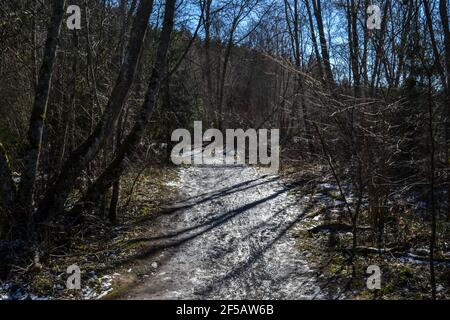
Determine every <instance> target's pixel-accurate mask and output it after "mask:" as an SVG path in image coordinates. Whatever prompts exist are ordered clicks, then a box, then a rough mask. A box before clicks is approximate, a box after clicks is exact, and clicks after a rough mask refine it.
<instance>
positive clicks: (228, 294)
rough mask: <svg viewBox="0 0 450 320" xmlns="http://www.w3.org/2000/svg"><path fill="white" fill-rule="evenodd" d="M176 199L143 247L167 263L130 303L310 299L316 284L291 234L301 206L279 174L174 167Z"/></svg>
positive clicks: (138, 288)
mask: <svg viewBox="0 0 450 320" xmlns="http://www.w3.org/2000/svg"><path fill="white" fill-rule="evenodd" d="M179 176H180V180H179V185H180V186H182V187H181V188H182V189H181V192H182V194H183V197H182V198H183V199H182V200H181V201H179V203H176V204H175V205H174V209H173V212H172V213H171V214H169V215H165V216H162V217H161V218H160V219H159V221H158V222H157V226H156V229H157V231H158V233H157V234H156V235H155V234H153V235H152V239H151V240H150V242H149V245H151V244H155V245H157V246H163V247H167V249H166V251H165V252H166V253H168V254H167V255H166V256H169V257H170V258H168V259H166V260H164V261H163V262H161V263H158V270H157V272H156V275H154V276H152V277H148V278H147V279H146V280H144V282H143V283H141V284H139V285H137V286H136V287H134V288H132V289H131V290H130V292H129V294H128V297H129V298H134V299H314V298H321V293H320V290H319V285H318V284H317V283H316V282H315V280H314V275H313V271H312V270H311V269H310V268H309V267H308V265H307V262H306V257H305V256H304V253H302V252H300V251H299V250H298V249H297V248H295V239H294V238H293V237H292V234H291V230H292V229H293V227H294V226H295V225H297V224H298V223H301V221H302V217H303V215H304V212H303V209H302V205H301V203H299V201H298V199H297V200H296V199H295V198H294V196H293V195H290V194H289V193H288V191H289V188H287V187H286V186H285V185H284V184H283V183H282V182H281V181H280V179H279V177H278V176H276V175H273V174H271V173H268V172H267V171H266V170H265V169H262V168H256V167H250V166H223V165H213V166H190V167H183V168H180V169H179Z"/></svg>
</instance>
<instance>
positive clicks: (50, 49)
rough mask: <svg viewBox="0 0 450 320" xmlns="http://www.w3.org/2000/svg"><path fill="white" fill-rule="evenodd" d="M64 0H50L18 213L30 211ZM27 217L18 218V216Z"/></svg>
mask: <svg viewBox="0 0 450 320" xmlns="http://www.w3.org/2000/svg"><path fill="white" fill-rule="evenodd" d="M64 4H65V0H54V1H53V14H52V18H51V22H50V25H49V27H48V31H47V40H46V42H45V49H44V57H43V60H42V65H41V69H40V72H39V80H38V84H37V87H36V92H35V97H34V104H33V109H32V113H31V118H30V125H29V128H28V139H27V145H26V147H25V157H24V170H23V172H22V176H21V180H20V184H19V193H18V202H19V210H20V211H21V212H22V213H21V215H27V214H29V213H30V212H31V210H32V204H33V192H34V186H35V182H36V177H37V171H38V165H39V156H40V153H41V143H42V134H43V131H44V123H45V116H46V112H47V102H48V96H49V92H50V84H51V79H52V74H53V65H54V63H55V60H56V50H57V47H58V38H59V34H60V30H61V24H62V21H63V18H64ZM22 218H23V219H27V217H21V219H22Z"/></svg>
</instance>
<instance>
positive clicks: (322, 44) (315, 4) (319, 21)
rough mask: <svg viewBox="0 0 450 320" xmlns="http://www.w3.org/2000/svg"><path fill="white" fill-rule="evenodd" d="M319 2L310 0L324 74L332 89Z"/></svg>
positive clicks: (331, 75)
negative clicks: (317, 32)
mask: <svg viewBox="0 0 450 320" xmlns="http://www.w3.org/2000/svg"><path fill="white" fill-rule="evenodd" d="M320 1H321V0H312V2H313V9H314V15H315V17H316V22H317V30H318V31H319V41H320V48H321V50H322V59H323V64H324V66H325V74H326V77H327V81H328V84H329V85H330V86H331V87H334V79H333V73H332V71H331V63H330V54H329V52H328V46H327V39H326V38H325V30H324V27H323V19H322V5H321V3H320Z"/></svg>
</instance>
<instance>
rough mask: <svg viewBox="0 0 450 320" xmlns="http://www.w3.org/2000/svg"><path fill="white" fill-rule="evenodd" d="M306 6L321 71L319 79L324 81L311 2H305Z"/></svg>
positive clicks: (307, 0)
mask: <svg viewBox="0 0 450 320" xmlns="http://www.w3.org/2000/svg"><path fill="white" fill-rule="evenodd" d="M305 5H306V12H307V13H308V21H309V28H310V29H311V39H312V44H313V48H314V53H315V55H316V60H317V65H318V69H319V77H320V79H322V80H324V78H323V75H324V72H323V65H322V58H321V56H320V52H319V46H318V45H317V39H316V32H315V31H314V21H313V18H312V14H311V6H310V4H309V0H305Z"/></svg>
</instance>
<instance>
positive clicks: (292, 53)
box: [0, 0, 450, 299]
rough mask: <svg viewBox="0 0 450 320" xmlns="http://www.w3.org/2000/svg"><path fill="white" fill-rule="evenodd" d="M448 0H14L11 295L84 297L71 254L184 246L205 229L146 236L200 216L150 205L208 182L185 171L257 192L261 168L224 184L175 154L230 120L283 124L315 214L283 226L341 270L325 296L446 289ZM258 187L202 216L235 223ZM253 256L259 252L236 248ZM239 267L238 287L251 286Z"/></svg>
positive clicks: (104, 259)
mask: <svg viewBox="0 0 450 320" xmlns="http://www.w3.org/2000/svg"><path fill="white" fill-rule="evenodd" d="M374 5H375V7H374ZM449 7H450V5H449V3H448V0H402V1H393V0H378V1H369V0H165V1H163V0H70V1H69V0H20V1H2V3H1V5H0V101H1V104H0V279H1V280H0V283H1V284H2V285H0V297H5V298H6V297H13V298H14V295H16V297H17V296H18V293H17V292H18V291H21V292H22V293H23V292H25V291H26V292H27V294H33V296H54V297H68V296H67V295H66V294H67V293H65V290H57V289H55V288H58V286H61V284H62V285H65V278H64V279H61V278H58V276H57V274H61V273H64V274H65V272H66V268H67V267H68V266H69V265H71V264H73V263H76V264H77V265H79V266H80V267H81V269H82V270H84V271H83V272H82V278H83V281H84V280H86V281H87V280H88V279H89V277H90V275H89V274H90V273H89V270H94V271H95V272H96V273H98V274H100V275H102V276H105V275H108V274H110V273H111V272H112V271H113V270H114V271H116V270H122V269H120V268H125V269H129V268H131V266H134V265H135V264H136V261H137V260H139V261H140V264H141V265H144V264H146V262H145V261H147V264H151V266H150V267H149V268H150V269H152V268H153V269H157V268H163V266H162V262H161V263H160V262H158V263H156V262H153V263H152V262H151V261H153V260H152V259H154V258H149V257H150V256H151V254H159V253H161V252H165V251H161V250H164V248H163V247H164V246H167V247H170V248H171V250H172V249H173V250H175V249H174V247H177V246H178V250H179V251H185V255H186V256H187V255H188V254H187V253H186V252H191V251H187V249H186V248H187V246H188V245H189V244H188V243H189V241H190V239H191V238H193V237H194V236H191V235H190V234H187V235H188V236H186V238H183V239H182V241H181V240H180V241H179V243H178V242H177V243H176V244H175V241H172V242H170V241H169V244H170V245H165V244H161V245H160V244H159V242H158V245H160V247H158V248H157V250H156V249H154V250H153V251H152V252H146V250H147V249H148V248H149V244H148V243H149V242H148V240H149V238H148V237H149V233H150V235H152V234H153V233H154V232H155V230H157V231H158V235H159V234H160V233H159V232H161V234H163V235H164V232H166V231H167V232H168V233H170V234H173V235H174V237H175V236H176V237H178V236H179V233H177V230H172V229H171V228H172V227H175V226H177V227H179V228H181V230H185V229H186V230H188V232H190V231H191V230H189V228H190V227H189V226H188V225H186V226H183V223H184V222H183V221H185V222H186V221H187V220H183V219H179V220H173V223H169V222H170V221H172V220H170V221H169V222H167V223H162V224H161V223H160V224H157V223H156V222H155V221H156V220H155V221H154V220H153V219H154V217H159V216H162V218H161V219H165V216H170V217H172V216H174V215H175V214H177V212H180V208H174V205H173V203H174V202H176V201H178V200H179V197H180V194H179V193H180V191H179V190H178V189H180V190H183V188H185V189H184V190H187V191H185V193H190V192H194V191H190V190H191V189H186V188H187V187H186V185H185V184H183V183H193V181H194V180H195V179H198V180H199V181H198V184H199V186H201V187H198V188H197V189H198V191H199V192H202V193H208V192H210V191H212V190H216V189H214V188H216V187H217V188H219V187H223V188H224V189H223V190H225V191H223V192H224V194H226V196H227V197H233V199H237V198H238V197H241V198H242V201H244V202H243V203H245V200H246V199H250V198H251V197H252V196H253V195H254V194H255V193H248V192H247V193H246V189H244V188H242V187H243V185H242V184H245V183H250V182H249V181H250V180H248V181H247V182H245V181H244V180H241V181H240V180H239V179H244V178H245V177H246V176H245V174H247V173H248V172H249V171H245V170H247V169H242V168H241V169H238V170H243V171H239V172H240V173H239V174H236V186H234V187H228V186H227V185H226V184H225V182H223V183H224V184H223V185H221V183H222V182H221V181H222V180H220V179H217V180H212V179H210V177H211V176H210V175H211V174H218V173H217V172H218V171H220V170H219V169H215V171H214V170H213V171H205V170H208V168H205V169H202V168H200V169H199V168H197V169H192V170H199V171H186V170H189V169H187V168H185V167H183V166H182V167H177V166H174V165H173V164H172V162H171V161H170V155H171V150H172V147H173V146H174V145H175V144H176V141H172V139H171V135H172V132H173V131H174V130H175V129H177V128H186V129H188V130H193V125H194V121H202V122H203V127H204V129H207V128H217V129H219V130H221V131H224V132H225V130H226V129H229V128H242V129H244V130H247V129H252V128H253V129H256V130H258V129H262V128H267V129H271V128H276V129H279V135H280V139H279V143H280V150H281V151H280V170H279V172H278V174H277V175H276V179H278V180H277V181H279V183H282V184H283V188H284V189H283V190H286V193H283V196H286V197H287V198H286V199H292V202H293V203H292V206H294V207H295V206H296V205H297V206H298V208H300V207H301V208H303V209H302V210H303V213H304V215H302V218H301V219H300V218H299V219H298V220H295V221H294V220H293V221H292V224H289V226H286V230H284V231H283V233H281V232H280V234H279V237H281V236H284V233H285V232H288V231H289V234H290V235H291V236H292V237H291V238H292V239H296V240H295V241H294V245H293V246H291V247H290V249H289V250H287V251H286V252H285V251H283V252H282V254H283V255H286V256H288V255H290V254H291V253H290V252H292V256H295V255H297V254H300V253H302V252H303V253H305V252H309V253H310V254H308V255H306V257H304V259H305V261H308V262H307V264H308V265H310V266H311V269H313V270H316V271H317V270H319V271H317V273H316V275H315V276H313V278H315V279H316V280H317V281H318V282H319V283H322V282H324V283H327V285H324V286H322V285H319V287H320V288H321V289H320V291H321V292H322V293H323V292H326V293H323V295H322V297H325V298H335V297H336V296H334V295H333V294H332V293H336V292H337V293H339V295H338V297H348V298H366V299H372V298H374V299H377V298H387V299H389V298H394V299H395V298H399V297H400V298H412V299H448V298H449V297H450V205H449V203H450V192H449V188H450V170H449V164H450V154H449V152H450V145H449V144H450V141H449V140H450V114H449V110H450V87H449V86H450V29H449V21H448V17H449ZM257 169H258V168H257ZM259 169H261V170H263V169H264V168H263V167H262V168H259ZM259 169H258V170H259ZM180 170H181V171H180ZM183 170H184V171H183ZM202 170H203V171H202ZM223 170H229V169H223ZM252 170H253V169H252ZM255 170H256V169H255ZM206 172H208V176H207V175H206ZM233 172H234V171H233ZM233 172H232V171H230V172H229V173H228V171H223V174H224V176H225V177H226V176H229V177H231V176H232V175H233ZM252 172H253V171H252ZM202 174H203V175H202ZM258 177H260V178H261V177H262V176H258ZM183 179H184V180H183ZM208 179H210V180H208ZM249 179H250V178H249ZM263 179H266V178H265V176H264V178H263ZM183 181H184V182H183ZM208 181H209V182H210V184H207V183H208ZM266 182H267V183H268V184H269V185H270V183H272V180H270V181H269V180H267V181H266ZM202 183H203V184H202ZM238 183H241V184H240V185H239V186H237V184H238ZM192 188H193V187H192ZM202 188H203V189H202ZM227 188H228V189H227ZM230 188H237V189H236V192H234V191H233V192H234V193H233V194H231V191H230ZM274 188H275V187H274ZM192 190H194V188H193V189H192ZM258 190H259V189H258ZM261 190H262V191H261V192H264V190H263V189H261ZM258 192H259V191H258ZM283 192H284V191H283ZM191 196H192V197H194V194H191ZM197 196H200V195H197ZM211 197H212V198H213V200H214V201H218V200H217V198H219V196H218V195H217V194H214V195H213V196H211ZM274 198H275V196H272V195H268V199H269V200H273V199H274ZM226 199H228V198H226ZM230 199H231V198H230ZM189 201H191V200H189ZM205 201H210V199H209V198H204V199H203V200H201V201H198V202H197V203H194V204H191V202H189V204H188V205H186V204H184V207H183V209H184V210H185V211H183V212H185V214H187V212H189V214H192V213H193V212H194V213H195V212H196V211H195V210H194V209H195V206H199V207H198V208H201V209H198V210H197V211H198V212H199V213H200V212H201V213H202V214H203V213H204V212H206V211H205V210H206V209H203V208H204V207H201V205H202V204H203V203H204V202H205ZM227 201H228V200H223V203H227ZM233 201H234V200H233ZM258 201H259V200H256V202H257V203H256V204H254V205H255V206H256V205H258V206H261V205H262V204H261V203H262V202H261V201H259V202H258ZM283 201H288V200H283ZM283 201H280V205H281V203H282V202H283ZM289 201H290V200H289ZM223 203H221V204H217V207H216V208H217V209H214V210H213V209H211V210H212V211H211V212H213V213H214V214H216V213H217V214H219V213H220V210H221V209H220V208H224V207H226V204H223ZM246 206H247V207H246ZM248 206H249V204H244V205H243V206H242V207H243V208H242V209H239V211H236V209H234V207H233V208H231V209H230V210H231V211H230V212H231V214H230V213H228V212H227V213H226V214H224V215H223V216H220V217H219V218H216V219H215V221H213V220H208V219H209V218H208V217H206V216H205V219H206V220H205V221H206V222H204V221H203V220H202V223H203V222H204V223H205V225H206V227H207V228H206V229H207V230H208V231H209V230H210V229H208V228H211V230H213V229H214V228H215V227H217V226H219V225H220V227H221V228H222V227H223V225H225V224H226V223H232V222H229V221H232V220H233V219H236V216H235V215H238V214H244V213H242V212H245V210H246V209H247V208H248ZM251 206H253V204H252V205H251ZM191 207H193V208H194V209H193V208H191ZM186 208H187V209H186ZM258 208H260V207H258ZM266 209H267V210H268V212H269V213H271V214H275V210H277V208H276V207H273V208H266ZM189 210H191V211H189ZM233 210H234V211H233ZM296 210H297V209H296ZM298 210H300V209H298ZM298 210H297V211H298ZM260 212H263V209H260ZM261 214H262V213H261ZM158 219H159V218H158ZM228 219H229V220H228ZM286 219H287V218H286ZM286 219H284V218H283V219H280V222H279V223H280V226H282V225H283V223H285V222H287V221H288V220H286ZM158 221H159V220H158ZM192 221H194V222H195V221H196V220H195V219H194V218H193V220H192ZM219 222H220V224H219ZM289 222H290V221H289ZM244 224H245V223H244ZM166 226H167V228H168V229H165V228H166ZM183 228H185V229H183ZM255 228H256V226H255ZM258 228H262V229H264V225H262V226H258ZM206 229H205V230H204V232H206ZM266 229H270V228H268V227H267V226H266ZM149 230H152V231H149ZM255 230H259V229H255ZM169 231H170V232H169ZM211 232H213V231H211ZM153 235H154V234H153ZM199 236H200V237H203V236H204V234H201V235H196V236H195V237H197V238H196V240H195V241H197V240H198V239H199V238H198V237H199ZM249 236H251V233H249ZM224 237H225V235H224ZM202 239H203V238H202ZM245 239H246V238H245V237H244V238H242V239H241V238H238V239H237V240H236V241H238V242H239V241H243V242H242V243H245V241H246V240H245ZM277 240H278V236H274V239H273V242H274V243H275V241H277ZM158 241H159V239H158ZM203 241H208V239H207V238H205V239H203ZM227 241H228V240H227ZM229 241H231V240H229ZM256 242H257V241H256ZM137 243H139V246H136V244H137ZM239 243H240V242H239ZM124 244H126V245H124ZM131 244H133V245H131ZM271 245H272V243H271ZM180 246H181V247H180ZM269 247H270V246H267V248H266V249H268V248H269ZM152 248H153V247H152ZM185 249H186V250H185ZM192 250H193V249H192ZM224 250H225V249H224ZM249 250H250V249H249ZM150 251H151V250H150ZM225 251H226V250H225ZM225 251H224V252H225ZM250 251H251V250H250ZM111 252H114V257H113V258H112V257H111V256H112V254H111ZM192 252H195V250H194V251H192ZM202 252H207V251H206V249H205V251H202ZM208 252H209V251H208ZM220 252H221V251H220V250H219V253H220ZM258 252H259V251H258ZM204 254H205V255H206V254H207V253H204ZM271 254H276V252H273V253H271ZM280 254H281V253H280ZM260 255H263V253H261V254H260ZM93 256H95V257H94V258H93ZM256 256H258V255H256ZM82 257H84V258H82ZM274 258H277V257H274ZM146 259H147V260H146ZM148 259H150V260H148ZM217 259H219V258H217ZM257 259H258V258H253V255H252V253H250V254H249V258H248V259H247V261H245V262H243V261H239V262H236V264H235V265H239V266H240V267H239V268H240V269H239V270H241V269H242V268H244V267H243V266H245V268H247V267H248V264H250V265H251V264H252V263H254V264H256V263H257V262H255V261H256V260H257ZM302 259H303V258H302ZM143 261H144V262H143ZM148 261H150V262H148ZM260 261H261V259H260ZM263 261H266V260H263ZM241 262H242V265H243V266H241ZM192 263H193V262H192ZM228 263H230V264H233V263H231V262H229V261H228V262H224V264H228ZM259 264H263V263H262V262H259ZM169 265H170V264H169ZM369 265H380V266H381V270H382V272H383V278H382V279H383V280H382V287H381V288H378V290H375V291H370V290H368V289H367V288H366V286H365V279H366V278H367V273H366V268H367V267H368V266H369ZM133 268H134V267H133ZM211 268H213V267H211ZM260 268H262V269H263V268H264V266H260ZM262 269H261V270H262ZM129 270H131V269H129ZM180 270H181V271H180ZM180 270H178V271H177V272H183V270H182V269H180ZM320 270H322V271H320ZM94 271H91V272H94ZM241 271H242V270H241ZM241 271H240V272H241ZM118 272H119V273H122V271H118ZM174 272H175V271H174ZM186 272H187V273H189V272H191V270H186ZM144 273H145V274H149V271H148V270H147V269H145V268H144V271H141V274H140V275H138V276H136V277H137V278H139V279H140V280H142V278H143V276H142V275H143V274H144ZM320 273H322V275H321V276H320ZM275 274H276V271H275ZM151 276H152V277H158V275H157V274H156V273H155V274H151ZM235 277H236V275H235V274H233V275H230V279H231V278H232V279H235ZM273 277H275V275H274V276H273ZM299 277H300V276H299ZM152 279H153V278H152ZM225 280H227V281H228V278H226V279H225ZM58 281H59V282H58ZM149 281H150V283H151V282H152V281H153V283H155V281H157V280H149ZM230 281H231V280H230ZM255 281H256V280H255ZM277 281H278V280H277ZM293 281H294V280H293ZM122 282H123V281H122ZM125 282H126V281H125ZM237 283H238V282H237V281H235V282H233V285H236V286H237V287H233V286H231V285H230V288H229V290H230V292H233V290H234V292H235V293H236V295H237V294H238V292H240V291H239V290H240V289H239V290H238V289H236V288H239V285H238V284H237ZM13 284H14V285H13ZM205 286H206V287H208V286H207V285H205ZM209 286H214V284H210V285H209ZM121 287H123V286H121ZM233 288H234V289H233ZM273 288H274V289H273V290H274V292H275V291H276V290H275V287H273ZM337 288H338V289H337ZM121 290H125V289H121ZM155 290H156V289H155ZM214 290H216V288H209V287H208V289H204V288H203V289H202V291H201V292H202V294H201V295H200V297H207V298H211V297H231V298H233V297H234V296H233V295H231V296H225V295H221V294H216V295H215V296H214V295H213V294H211V295H208V294H207V293H206V292H208V293H209V292H215V291H214ZM249 290H250V289H249ZM252 290H253V289H252ZM255 290H257V289H255ZM261 290H262V289H261ZM268 290H270V289H268ZM283 290H284V289H283ZM248 292H253V291H251V290H250V291H248ZM277 292H278V291H277ZM70 294H71V295H69V297H70V298H80V297H81V296H80V295H77V294H76V293H73V292H72V293H70ZM116 294H117V295H118V296H120V294H119V293H117V292H116ZM122 294H123V293H122ZM273 294H274V297H276V298H286V297H288V298H296V296H295V295H292V292H289V293H285V292H284V291H282V289H280V292H279V295H275V293H273ZM341 294H342V295H341ZM306 296H307V297H312V296H309V295H305V297H306ZM151 297H153V296H151ZM157 297H163V298H165V296H157ZM236 297H237V296H236ZM239 297H244V298H265V297H271V295H270V294H268V293H261V292H257V293H254V295H253V293H251V294H250V293H248V294H244V293H242V295H239ZM299 297H300V296H299ZM301 297H304V296H301Z"/></svg>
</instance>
